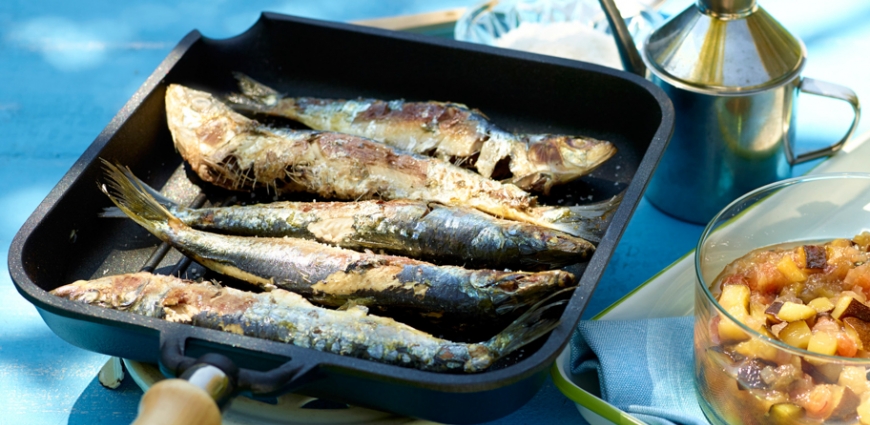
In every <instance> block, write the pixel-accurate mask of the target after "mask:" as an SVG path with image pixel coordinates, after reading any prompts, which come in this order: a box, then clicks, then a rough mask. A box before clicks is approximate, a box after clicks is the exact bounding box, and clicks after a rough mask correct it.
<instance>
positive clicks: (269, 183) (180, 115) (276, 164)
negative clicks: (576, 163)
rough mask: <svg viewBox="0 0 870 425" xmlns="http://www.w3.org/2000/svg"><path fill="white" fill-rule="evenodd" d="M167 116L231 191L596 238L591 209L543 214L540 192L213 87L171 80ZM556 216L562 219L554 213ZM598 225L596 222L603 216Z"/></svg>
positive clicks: (204, 168) (202, 167) (194, 155)
mask: <svg viewBox="0 0 870 425" xmlns="http://www.w3.org/2000/svg"><path fill="white" fill-rule="evenodd" d="M166 116H167V123H168V125H169V129H170V131H171V133H172V137H173V141H174V143H175V146H176V147H177V149H178V151H179V153H181V155H182V157H184V159H185V160H186V161H187V162H188V164H190V166H191V168H192V169H193V170H194V171H195V172H196V173H197V175H198V176H199V177H200V178H202V179H203V180H204V181H206V182H209V183H212V184H215V185H217V186H221V187H224V188H227V189H231V190H251V189H253V188H255V187H266V188H269V189H270V190H274V191H275V192H277V193H284V192H300V191H301V192H308V193H314V194H317V195H319V196H321V197H323V198H327V199H329V198H336V199H347V200H362V199H377V198H379V199H388V200H391V199H409V200H416V201H427V202H429V201H431V202H437V203H440V204H445V205H459V206H465V207H470V208H475V209H478V210H480V211H483V212H485V213H488V214H491V215H494V216H496V217H501V218H507V219H511V220H516V221H522V222H526V223H531V224H536V225H539V226H542V227H546V228H549V229H553V230H558V231H562V232H565V233H568V234H571V235H573V236H580V237H583V238H584V239H587V240H590V241H597V240H600V237H601V234H596V232H595V231H589V228H590V227H589V223H587V222H586V220H587V219H586V218H585V217H584V214H585V212H581V213H579V214H575V213H574V212H573V211H572V210H570V209H568V208H565V209H564V210H563V213H562V214H560V215H553V214H552V208H550V207H548V208H547V214H546V215H542V214H540V213H539V211H538V208H536V207H534V205H535V203H536V200H535V197H533V196H532V195H530V194H528V193H527V192H525V191H523V190H521V189H520V188H518V187H516V186H514V185H513V184H502V183H499V182H496V181H494V180H491V179H487V178H485V177H482V176H481V175H479V174H477V173H474V172H472V171H470V170H466V169H463V168H460V167H457V166H455V165H453V164H450V163H448V162H445V161H442V160H439V159H436V158H429V157H423V156H420V155H415V154H410V153H405V152H403V151H399V150H397V149H395V148H392V147H389V146H386V145H383V144H381V143H379V142H376V141H373V140H370V139H365V138H362V137H358V136H350V135H345V134H340V133H328V132H322V133H320V132H313V131H300V130H290V129H270V128H268V127H265V126H262V125H260V124H259V123H257V122H256V121H254V120H251V119H248V118H245V117H244V116H242V115H240V114H238V113H236V112H234V111H232V110H231V109H230V108H229V107H227V106H226V105H224V104H223V103H221V102H219V101H218V100H217V99H216V98H215V97H214V96H212V95H211V94H209V93H205V92H201V91H197V90H192V89H189V88H186V87H183V86H179V85H170V86H169V87H168V88H167V90H166ZM551 216H557V217H558V221H553V220H551V219H550V218H549V217H551ZM593 222H594V223H592V224H593V228H595V227H597V226H598V219H597V216H596V217H595V218H594V219H593Z"/></svg>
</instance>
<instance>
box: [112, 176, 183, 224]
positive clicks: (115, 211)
mask: <svg viewBox="0 0 870 425" xmlns="http://www.w3.org/2000/svg"><path fill="white" fill-rule="evenodd" d="M119 170H120V171H121V172H122V173H124V175H125V176H126V177H127V178H128V179H129V180H130V181H131V182H133V183H135V185H136V186H138V187H139V188H140V189H141V190H143V191H144V192H146V193H147V194H148V195H151V197H152V198H154V200H156V201H157V202H159V203H160V205H163V206H164V207H166V208H167V209H169V210H170V211H172V210H175V209H177V208H178V204H176V203H175V202H174V201H173V200H171V199H169V198H167V197H165V196H163V194H161V193H160V192H158V191H157V190H156V189H154V188H153V187H151V186H148V185H147V184H145V182H143V181H142V180H139V178H138V177H136V176H135V175H133V173H132V172H131V171H130V170H128V169H127V168H120V167H119ZM98 217H102V218H127V214H126V213H125V212H124V211H122V210H121V209H120V208H118V207H106V208H104V209H103V211H102V212H101V213H99V214H98Z"/></svg>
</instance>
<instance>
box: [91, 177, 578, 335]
mask: <svg viewBox="0 0 870 425" xmlns="http://www.w3.org/2000/svg"><path fill="white" fill-rule="evenodd" d="M107 172H108V175H109V180H108V184H107V185H104V186H103V191H104V192H105V193H106V195H108V196H109V198H111V200H112V202H114V203H115V205H116V206H117V207H118V208H120V209H121V210H122V211H123V212H124V213H126V214H127V215H128V216H129V217H130V218H132V219H133V220H134V221H136V222H137V223H139V224H140V225H141V226H143V227H145V228H146V229H147V230H148V231H149V232H151V233H152V234H154V235H155V236H157V237H158V238H160V239H161V240H163V241H164V242H167V243H168V244H170V245H172V246H173V247H175V248H176V249H178V250H179V251H180V252H182V253H183V254H185V255H187V256H188V257H191V258H192V259H194V260H196V261H197V262H198V263H200V264H202V265H203V266H205V267H207V268H210V269H212V270H214V271H217V272H218V273H222V274H224V275H227V276H232V277H235V278H237V279H240V280H243V281H245V282H249V283H252V284H255V285H258V286H260V287H262V288H264V289H272V288H275V287H278V288H282V289H287V290H290V291H293V292H296V293H299V294H301V295H303V296H305V297H307V298H309V299H312V300H314V301H315V302H317V303H319V304H323V305H328V306H334V307H337V306H342V305H345V304H346V303H348V302H361V303H369V304H371V305H375V306H377V307H378V308H379V309H383V310H386V311H390V310H393V311H398V312H406V311H412V312H419V313H420V314H421V315H423V316H426V317H429V316H432V317H435V318H438V319H445V320H455V321H458V322H461V321H470V320H489V319H496V318H498V317H500V316H503V315H506V314H510V313H512V312H515V311H517V309H521V308H525V307H528V306H529V305H531V304H534V303H536V302H538V301H539V300H541V299H542V298H544V297H546V296H547V295H549V294H550V293H552V292H553V291H555V290H557V289H559V288H562V287H567V286H572V285H573V284H574V276H573V275H572V274H571V273H568V272H565V271H561V270H553V271H544V272H537V273H531V272H506V271H497V270H469V269H465V268H462V267H455V266H436V265H434V264H431V263H425V262H422V261H417V260H412V259H409V258H406V257H399V256H391V255H379V254H372V253H360V252H356V251H351V250H347V249H342V248H336V247H331V246H328V245H324V244H320V243H317V242H313V241H308V240H304V239H297V238H257V237H245V236H231V235H220V234H216V233H210V232H204V231H200V230H195V229H191V228H190V227H188V226H186V225H185V224H184V223H182V222H181V221H180V220H179V219H178V218H176V217H175V216H173V215H172V214H171V213H170V212H169V211H168V210H167V209H166V208H164V207H163V206H162V205H160V204H159V203H158V202H157V201H156V200H155V199H154V198H152V197H151V196H149V195H148V194H147V193H146V192H145V191H144V190H141V189H139V188H137V187H136V185H135V183H134V182H131V181H130V180H128V179H126V178H125V176H124V174H123V173H122V172H121V171H120V170H119V169H118V168H117V167H111V168H108V169H107Z"/></svg>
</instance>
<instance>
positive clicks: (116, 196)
mask: <svg viewBox="0 0 870 425" xmlns="http://www.w3.org/2000/svg"><path fill="white" fill-rule="evenodd" d="M100 160H101V161H102V163H103V167H104V171H105V173H106V178H107V182H106V184H103V185H100V190H102V191H103V193H105V194H106V196H108V197H109V199H111V200H112V203H114V204H115V206H117V207H118V208H119V209H120V210H121V211H123V212H124V213H125V214H127V216H128V217H130V218H131V219H133V220H134V221H135V222H137V223H139V224H140V225H142V226H143V227H145V228H146V229H148V230H149V231H151V232H152V233H155V234H157V235H160V234H162V233H164V232H162V231H160V230H159V229H158V225H159V224H169V223H176V224H178V225H181V221H180V220H178V218H176V217H175V216H173V215H172V213H171V212H169V210H167V209H166V207H164V206H163V205H161V204H160V202H158V201H157V200H156V199H154V197H152V196H151V195H150V194H149V193H148V191H147V190H146V189H145V188H144V187H142V185H141V184H139V183H137V180H138V179H136V181H134V180H131V179H130V178H129V177H128V174H129V175H131V176H132V173H130V172H129V170H127V172H124V170H123V169H122V168H121V166H120V165H115V164H112V163H110V162H109V161H106V160H105V159H100ZM134 178H135V177H134Z"/></svg>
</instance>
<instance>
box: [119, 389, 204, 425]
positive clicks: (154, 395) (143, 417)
mask: <svg viewBox="0 0 870 425" xmlns="http://www.w3.org/2000/svg"><path fill="white" fill-rule="evenodd" d="M220 424H221V411H220V409H218V406H217V404H216V403H215V401H214V399H212V398H211V396H209V394H208V393H207V392H206V391H205V390H203V389H202V388H200V387H198V386H196V385H194V384H192V383H190V382H188V381H185V380H184V379H164V380H162V381H160V382H158V383H156V384H154V386H152V387H151V388H149V389H148V391H147V392H146V393H145V395H143V396H142V400H141V401H140V402H139V415H138V416H137V417H136V420H135V421H133V425H220Z"/></svg>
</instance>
